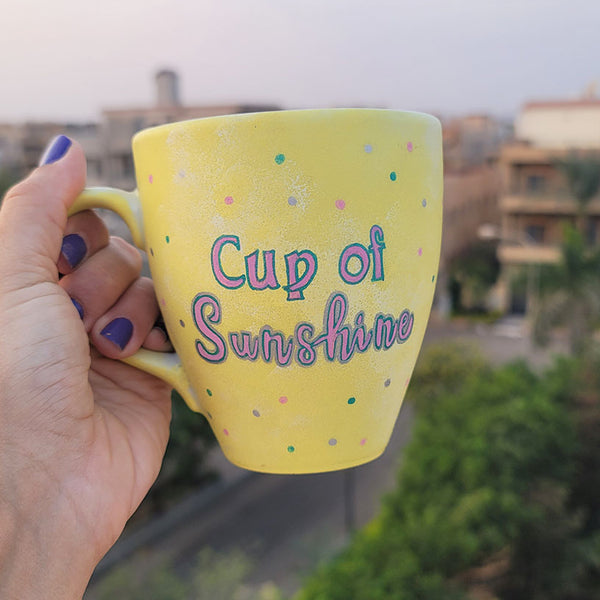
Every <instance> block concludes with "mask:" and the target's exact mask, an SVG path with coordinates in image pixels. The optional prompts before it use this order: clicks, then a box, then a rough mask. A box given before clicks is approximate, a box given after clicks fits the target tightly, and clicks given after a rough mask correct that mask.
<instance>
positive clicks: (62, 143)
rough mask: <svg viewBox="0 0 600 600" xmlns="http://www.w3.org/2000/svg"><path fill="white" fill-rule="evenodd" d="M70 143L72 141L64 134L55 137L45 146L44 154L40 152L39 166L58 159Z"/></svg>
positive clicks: (65, 151)
mask: <svg viewBox="0 0 600 600" xmlns="http://www.w3.org/2000/svg"><path fill="white" fill-rule="evenodd" d="M72 143H73V142H72V141H71V140H70V139H69V138H68V137H67V136H66V135H59V136H57V137H55V138H54V139H53V140H52V141H51V142H50V143H49V144H48V146H46V150H45V152H44V154H42V158H40V167H41V166H42V165H49V164H51V163H54V162H56V161H57V160H60V159H61V158H62V157H63V156H64V155H65V154H66V153H67V151H68V150H69V148H70V147H71V144H72Z"/></svg>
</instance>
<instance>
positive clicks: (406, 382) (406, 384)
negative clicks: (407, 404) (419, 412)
mask: <svg viewBox="0 0 600 600" xmlns="http://www.w3.org/2000/svg"><path fill="white" fill-rule="evenodd" d="M409 383H410V377H407V378H406V381H405V382H404V387H408V384H409Z"/></svg>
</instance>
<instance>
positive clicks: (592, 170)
mask: <svg viewBox="0 0 600 600" xmlns="http://www.w3.org/2000/svg"><path fill="white" fill-rule="evenodd" d="M558 168H559V169H560V170H561V171H562V173H563V174H564V175H565V177H566V179H567V184H568V186H569V191H570V192H571V193H572V194H573V196H574V197H575V198H576V199H577V201H578V203H579V204H580V206H581V208H582V209H585V207H586V205H587V203H588V202H589V201H590V200H591V199H592V198H593V197H594V196H595V195H596V194H597V193H598V189H599V188H600V158H598V156H577V155H572V156H569V157H567V158H566V159H564V160H561V161H558Z"/></svg>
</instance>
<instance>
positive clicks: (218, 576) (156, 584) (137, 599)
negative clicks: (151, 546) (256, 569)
mask: <svg viewBox="0 0 600 600" xmlns="http://www.w3.org/2000/svg"><path fill="white" fill-rule="evenodd" d="M251 569H252V561H251V560H250V559H249V558H248V557H247V556H246V554H244V553H243V552H242V551H239V550H234V551H232V552H229V553H219V552H215V551H214V550H212V549H210V548H205V549H203V550H202V551H201V552H200V553H199V554H198V556H197V558H196V564H195V566H194V567H193V568H192V571H191V573H189V574H186V575H183V576H182V575H178V574H177V573H176V572H175V570H174V569H173V567H171V566H169V565H167V564H162V565H158V566H156V565H155V566H153V567H151V568H148V567H147V566H145V565H143V564H142V563H140V564H135V563H129V564H127V565H125V566H122V567H120V568H118V569H116V570H115V571H113V572H112V573H111V574H110V575H109V576H108V577H106V578H105V579H104V580H103V581H102V582H101V583H100V584H99V585H98V586H96V588H95V590H94V600H113V598H119V600H147V599H148V598H151V599H152V600H284V597H283V595H282V593H281V591H280V590H279V589H278V588H277V587H276V586H275V585H273V584H271V583H267V584H265V585H262V586H260V587H259V588H258V589H256V588H252V587H250V586H248V585H246V584H245V581H246V579H247V577H248V575H249V574H250V571H251Z"/></svg>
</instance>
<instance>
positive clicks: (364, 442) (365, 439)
mask: <svg viewBox="0 0 600 600" xmlns="http://www.w3.org/2000/svg"><path fill="white" fill-rule="evenodd" d="M366 443H367V438H363V439H362V440H360V445H361V446H364V445H365V444H366Z"/></svg>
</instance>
